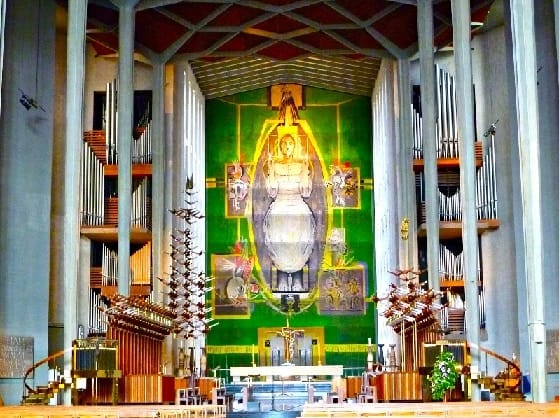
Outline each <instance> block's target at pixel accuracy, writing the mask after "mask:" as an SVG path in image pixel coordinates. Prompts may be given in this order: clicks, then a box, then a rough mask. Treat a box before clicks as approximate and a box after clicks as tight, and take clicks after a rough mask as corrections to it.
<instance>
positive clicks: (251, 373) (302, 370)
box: [230, 364, 344, 382]
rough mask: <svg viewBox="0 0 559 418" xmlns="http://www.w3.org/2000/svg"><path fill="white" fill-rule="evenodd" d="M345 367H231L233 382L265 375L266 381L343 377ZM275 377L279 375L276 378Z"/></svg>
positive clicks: (287, 365)
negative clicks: (293, 378) (291, 378)
mask: <svg viewBox="0 0 559 418" xmlns="http://www.w3.org/2000/svg"><path fill="white" fill-rule="evenodd" d="M343 369H344V367H343V366H341V365H331V366H330V365H328V366H296V365H289V364H286V365H282V366H254V367H253V366H240V367H231V368H230V375H231V378H232V379H233V382H239V381H240V380H241V378H242V377H256V376H264V377H265V378H266V381H273V380H283V379H285V378H287V377H291V376H298V377H299V378H300V380H308V378H309V376H332V377H333V378H334V377H341V376H342V375H343V371H344V370H343ZM274 377H277V378H276V379H274Z"/></svg>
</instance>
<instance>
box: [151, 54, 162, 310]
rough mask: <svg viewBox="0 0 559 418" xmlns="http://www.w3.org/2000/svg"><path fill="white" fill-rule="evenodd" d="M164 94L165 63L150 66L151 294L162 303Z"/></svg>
mask: <svg viewBox="0 0 559 418" xmlns="http://www.w3.org/2000/svg"><path fill="white" fill-rule="evenodd" d="M164 94H165V64H164V63H154V65H153V105H152V118H151V126H152V176H151V190H152V191H151V225H152V227H151V230H152V232H151V234H152V260H153V276H154V278H153V296H154V299H155V301H156V302H161V301H162V299H163V294H162V293H161V288H162V287H161V286H160V281H159V280H158V279H157V278H158V277H163V271H164V270H163V268H162V265H161V263H162V252H163V241H162V236H163V216H164V212H165V207H164V197H165V194H164V193H165V188H164V173H165V129H164V121H163V115H164Z"/></svg>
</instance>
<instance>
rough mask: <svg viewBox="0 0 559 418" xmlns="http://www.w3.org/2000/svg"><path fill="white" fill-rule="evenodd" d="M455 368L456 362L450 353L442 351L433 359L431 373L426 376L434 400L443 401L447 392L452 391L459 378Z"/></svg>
mask: <svg viewBox="0 0 559 418" xmlns="http://www.w3.org/2000/svg"><path fill="white" fill-rule="evenodd" d="M456 366H457V363H456V360H454V355H453V354H452V353H451V352H448V351H443V352H441V353H440V354H439V355H438V356H437V358H436V359H435V364H433V373H432V374H431V375H429V376H427V379H428V380H429V381H430V382H431V394H432V396H433V399H434V400H441V399H443V398H444V395H445V392H446V391H447V390H449V389H454V386H455V385H456V379H458V376H459V373H458V371H456Z"/></svg>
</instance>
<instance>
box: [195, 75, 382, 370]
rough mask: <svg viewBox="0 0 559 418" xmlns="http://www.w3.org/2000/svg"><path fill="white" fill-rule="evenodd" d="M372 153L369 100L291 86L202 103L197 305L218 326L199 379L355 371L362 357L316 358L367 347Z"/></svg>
mask: <svg viewBox="0 0 559 418" xmlns="http://www.w3.org/2000/svg"><path fill="white" fill-rule="evenodd" d="M276 87H277V86H275V87H274V88H276ZM292 87H293V86H292ZM371 144H372V127H371V104H370V98H368V97H364V96H355V95H350V94H345V93H339V92H334V91H328V90H323V89H317V88H312V87H301V86H295V87H294V90H292V89H291V87H288V88H282V89H281V90H273V89H272V88H268V89H258V90H254V91H250V92H245V93H240V94H237V95H234V96H229V97H225V98H219V99H212V100H207V101H206V153H205V155H206V177H207V184H206V207H207V211H206V217H207V223H206V225H207V249H208V251H207V266H208V268H207V271H208V273H209V274H211V275H212V276H214V277H215V278H214V283H213V290H212V293H211V298H210V299H209V300H208V302H209V304H211V306H212V316H213V317H214V318H215V319H216V322H219V324H218V325H217V326H215V327H214V328H212V330H211V332H210V333H209V334H208V337H207V345H208V350H207V368H208V369H213V368H215V367H218V366H219V367H221V368H224V367H229V366H232V365H233V366H235V365H249V364H251V362H256V363H258V364H259V365H272V364H280V363H281V362H282V361H289V362H291V363H293V364H300V365H303V364H304V365H311V364H317V362H322V363H323V364H334V363H333V362H335V363H336V364H340V363H341V364H343V365H345V366H346V367H362V366H364V364H365V351H364V350H355V349H353V348H352V349H351V350H350V349H348V350H347V352H344V350H340V349H339V348H338V349H336V350H329V349H328V348H327V347H350V348H351V347H355V345H356V344H357V345H361V344H363V343H364V341H366V340H367V338H371V337H374V335H375V306H374V305H373V304H372V303H370V295H371V294H372V293H373V290H372V289H374V281H375V278H374V258H373V257H374V235H373V234H374V231H373V207H372V197H373V196H372V193H373V191H372V184H373V182H372V146H371ZM282 327H283V328H285V327H287V328H289V329H290V330H291V329H293V330H294V331H297V332H294V333H292V335H294V336H295V337H297V338H296V340H297V341H296V342H297V344H296V345H293V344H290V343H289V341H287V340H285V341H283V340H281V338H280V337H279V335H280V333H279V332H276V331H274V329H276V328H277V329H281V328H282ZM290 327H291V328H290ZM311 328H312V330H311ZM263 329H266V330H267V329H271V330H272V331H266V332H268V333H269V336H268V335H267V334H263V333H262V330H263ZM316 329H319V330H320V332H319V333H318V334H316ZM259 330H260V332H259ZM313 333H314V334H313ZM227 346H230V347H231V348H233V347H239V346H246V347H247V349H246V350H239V349H235V350H230V351H228V350H227ZM276 349H277V351H278V354H277V357H275V353H276ZM289 351H291V352H289Z"/></svg>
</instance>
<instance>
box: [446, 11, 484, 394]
mask: <svg viewBox="0 0 559 418" xmlns="http://www.w3.org/2000/svg"><path fill="white" fill-rule="evenodd" d="M452 30H453V40H454V63H455V65H454V66H455V68H456V104H457V105H456V107H457V109H456V116H457V123H458V132H460V133H461V135H460V139H459V142H458V149H459V152H460V197H461V203H462V246H463V255H464V287H465V295H466V302H465V303H466V325H467V329H466V334H467V336H468V342H469V343H470V356H471V367H472V370H479V364H480V358H479V351H478V349H477V347H478V346H479V299H478V295H479V292H478V284H477V271H478V265H477V254H478V246H477V243H478V239H477V238H478V236H477V216H476V206H475V202H476V190H475V185H476V177H475V171H476V168H475V155H474V139H475V138H474V137H475V132H474V125H473V121H474V118H475V116H474V100H473V88H472V57H471V55H470V48H471V46H470V2H469V0H458V1H456V0H453V1H452ZM472 400H473V401H479V400H481V395H480V388H479V386H478V385H473V386H472Z"/></svg>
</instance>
